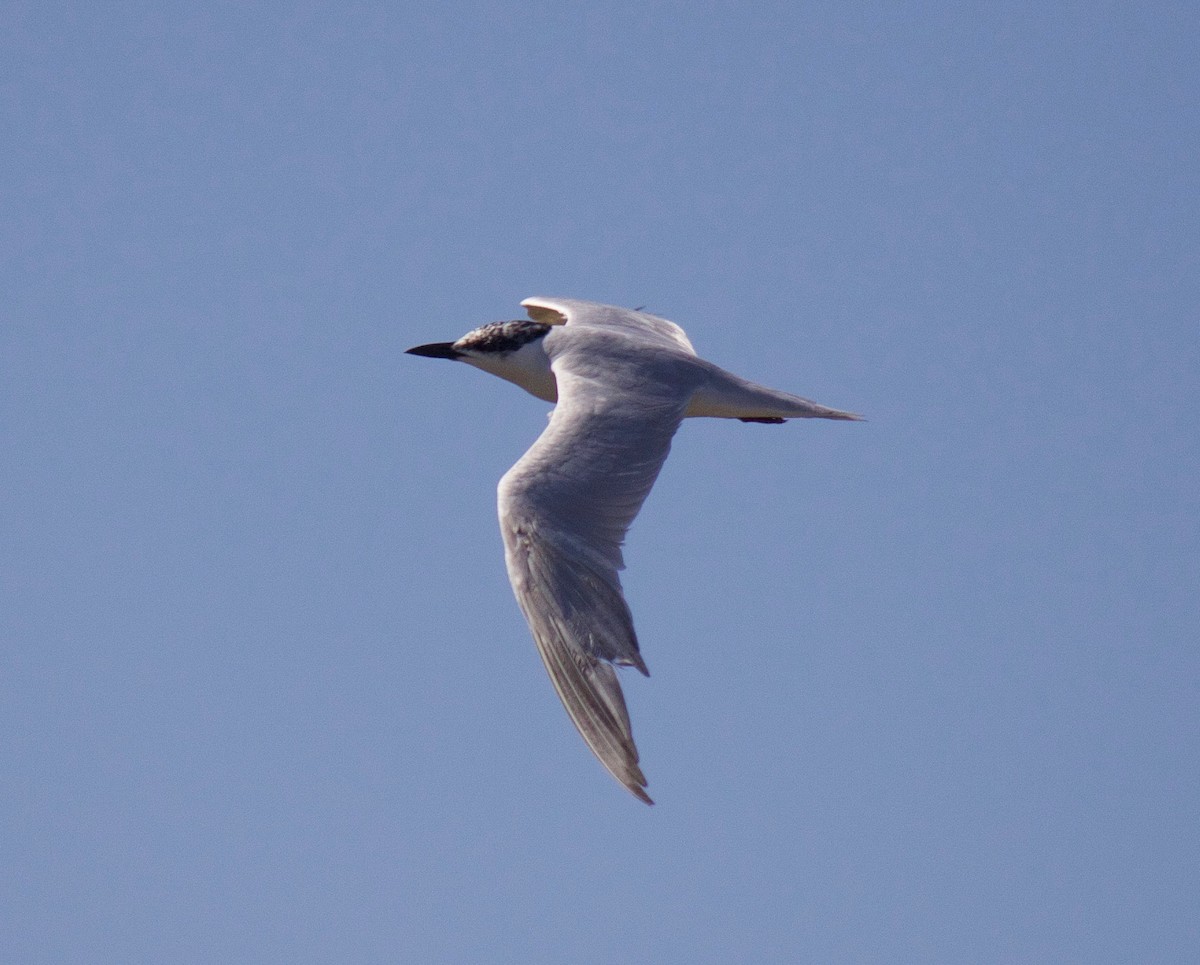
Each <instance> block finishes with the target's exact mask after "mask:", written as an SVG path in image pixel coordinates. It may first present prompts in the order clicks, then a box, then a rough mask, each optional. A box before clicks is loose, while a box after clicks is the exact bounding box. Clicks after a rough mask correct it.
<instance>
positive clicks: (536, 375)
mask: <svg viewBox="0 0 1200 965" xmlns="http://www.w3.org/2000/svg"><path fill="white" fill-rule="evenodd" d="M542 341H543V339H540V338H535V339H533V340H532V341H529V342H526V343H525V344H524V345H522V346H521V347H520V348H518V349H516V350H515V351H512V352H473V351H471V350H470V349H464V350H463V356H462V360H463V361H464V362H466V363H467V364H468V365H473V366H475V368H477V369H483V371H485V372H490V373H491V374H492V375H498V376H499V377H500V378H502V379H504V380H505V381H507V382H511V383H513V385H519V386H520V387H521V388H523V389H524V390H525V391H526V392H528V393H529V394H530V395H533V396H536V397H537V398H539V399H542V400H543V401H545V402H557V401H558V383H557V382H555V380H554V373H553V372H552V371H551V370H550V357H549V356H548V355H547V354H546V349H545V348H544V347H543V345H542Z"/></svg>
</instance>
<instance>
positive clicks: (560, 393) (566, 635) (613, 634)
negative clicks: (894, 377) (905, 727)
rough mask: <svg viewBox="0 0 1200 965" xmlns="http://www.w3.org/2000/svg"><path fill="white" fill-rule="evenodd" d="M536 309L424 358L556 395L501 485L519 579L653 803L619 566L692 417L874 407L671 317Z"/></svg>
mask: <svg viewBox="0 0 1200 965" xmlns="http://www.w3.org/2000/svg"><path fill="white" fill-rule="evenodd" d="M521 305H522V306H523V307H524V308H525V309H526V310H527V311H528V313H529V318H530V321H526V320H524V319H521V320H518V321H510V322H492V323H491V324H488V325H484V326H482V327H480V328H476V329H474V330H473V331H470V332H468V333H467V334H466V335H464V336H463V337H462V338H460V339H458V341H456V342H434V343H432V344H429V345H418V346H416V347H415V348H410V349H408V354H410V355H421V356H425V357H427V358H436V359H453V360H456V361H459V362H466V363H467V364H468V365H473V366H474V367H475V368H478V369H482V370H483V371H485V372H490V373H491V374H492V375H497V376H499V377H500V378H502V379H506V380H507V381H509V382H512V383H514V384H516V385H519V386H520V387H521V388H523V389H525V391H527V392H529V393H531V394H532V395H534V396H536V397H537V398H539V399H542V400H544V401H546V402H552V403H554V404H555V407H554V410H553V412H551V414H550V424H549V425H548V426H546V428H545V430H544V431H543V432H542V434H541V435H540V436H539V437H538V439H537V441H536V442H534V444H533V445H532V446H531V447H530V449H529V451H528V452H526V453H525V455H523V456H522V457H521V458H520V459H518V460H517V462H516V464H515V465H514V466H513V467H512V468H511V469H510V470H509V471H508V472H506V473H505V474H504V476H503V478H501V480H500V485H499V488H498V500H497V501H498V505H499V512H500V532H501V535H502V536H503V539H504V558H505V564H506V566H507V568H508V578H509V581H510V582H511V583H512V588H513V592H514V594H515V595H516V598H517V603H518V604H519V605H520V607H521V610H522V612H523V613H524V614H525V619H526V620H527V621H528V623H529V629H530V630H531V631H532V633H533V639H534V642H535V643H536V644H537V649H538V652H539V653H540V654H541V657H542V661H543V662H544V663H545V665H546V670H547V671H548V672H549V674H550V680H551V681H552V682H553V684H554V689H555V690H556V691H558V696H559V697H560V698H561V700H562V702H563V706H564V707H566V709H567V713H568V714H569V715H570V717H571V720H572V721H573V722H574V724H575V726H576V728H578V730H579V733H580V734H581V735H582V736H583V739H584V740H585V741H586V742H587V745H588V747H590V748H591V750H592V753H593V754H595V755H596V757H597V758H598V759H599V761H600V763H601V764H603V765H604V766H605V767H606V768H607V769H608V771H609V773H610V774H612V776H613V777H615V778H616V779H617V780H618V781H619V782H620V783H621V784H623V785H624V786H625V787H626V788H628V789H629V790H630V791H631V792H632V793H633V794H634V795H635V796H636V797H637V798H639V799H640V800H642V801H644V802H645V803H646V804H653V803H654V802H653V801H652V800H651V799H650V796H649V795H648V794H647V793H646V790H645V788H646V777H645V775H644V774H643V773H642V770H641V768H640V767H639V766H638V761H639V758H638V751H637V746H636V745H635V744H634V741H633V729H632V727H631V725H630V722H629V712H628V710H627V709H626V706H625V697H624V695H623V694H622V692H621V685H620V683H619V682H618V680H617V673H616V670H615V669H614V667H635V668H637V669H638V670H639V671H641V672H642V673H643V674H644V675H646V676H649V675H650V673H649V671H648V670H647V669H646V662H645V661H644V660H643V659H642V655H641V651H640V649H639V647H638V640H637V636H636V635H635V633H634V630H633V617H632V616H631V615H630V612H629V606H628V605H627V604H626V602H625V596H624V594H623V593H622V591H621V580H620V578H619V576H618V573H619V571H620V570H622V569H624V560H623V559H622V555H621V546H622V543H623V542H624V539H625V533H626V531H627V530H628V529H629V525H630V523H632V522H633V518H634V517H635V516H636V515H637V514H638V510H639V509H641V507H642V503H643V502H644V501H645V499H646V496H647V495H648V494H649V492H650V487H651V486H653V485H654V480H655V479H656V478H657V477H658V473H659V470H660V469H662V465H663V462H664V461H665V460H666V458H667V453H668V451H669V450H670V448H671V438H672V437H673V436H674V435H675V431H676V430H677V429H678V428H679V425H680V423H681V422H682V421H683V420H684V419H685V418H687V417H689V416H711V417H715V418H719V419H740V420H741V421H743V422H764V423H780V422H785V421H786V420H788V419H847V420H858V419H860V418H861V416H858V415H855V414H854V413H852V412H842V411H840V410H838V409H830V408H827V407H825V406H823V405H818V404H817V403H815V402H811V401H809V400H808V399H802V398H800V397H799V396H796V395H790V394H789V393H787V392H780V391H778V390H776V389H769V388H766V387H765V386H762V385H756V384H755V383H753V382H748V381H746V380H745V379H742V378H739V377H738V376H736V375H733V374H732V373H730V372H726V371H725V370H724V369H721V368H718V367H717V366H716V365H713V364H712V363H711V362H707V361H705V360H704V359H702V358H700V357H699V356H698V355H697V354H696V350H695V349H694V348H692V343H691V342H690V341H688V337H687V335H686V334H684V331H683V329H682V328H680V327H679V326H678V325H676V324H674V323H673V322H669V321H667V320H666V319H665V318H659V317H657V316H655V315H650V314H647V313H646V312H643V311H634V310H630V309H626V308H617V307H616V306H613V305H601V304H598V303H596V302H586V301H579V300H576V299H571V298H540V297H538V298H527V299H525V301H523V302H521Z"/></svg>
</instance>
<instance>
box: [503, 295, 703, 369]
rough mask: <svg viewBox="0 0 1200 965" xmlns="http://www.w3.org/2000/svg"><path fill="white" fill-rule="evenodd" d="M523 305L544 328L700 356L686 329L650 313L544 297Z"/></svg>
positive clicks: (527, 300)
mask: <svg viewBox="0 0 1200 965" xmlns="http://www.w3.org/2000/svg"><path fill="white" fill-rule="evenodd" d="M521 305H522V306H523V307H524V308H525V310H526V311H527V312H529V317H530V318H532V319H533V320H534V321H535V322H541V323H542V324H543V325H570V326H571V327H573V328H587V327H590V328H599V329H607V330H609V331H619V332H624V333H625V334H627V335H631V336H633V337H634V338H636V339H638V340H639V341H641V342H642V343H643V344H645V345H647V346H653V345H658V346H660V347H662V348H667V349H670V350H674V351H680V350H682V351H684V352H686V353H687V354H688V355H695V354H696V350H695V349H694V348H692V343H691V341H690V340H689V339H688V337H687V333H685V332H684V330H683V329H682V328H680V327H679V326H678V325H676V324H675V323H674V322H669V321H667V320H666V319H665V318H659V317H658V316H657V315H651V314H650V313H649V312H639V311H634V310H633V309H630V308H618V307H617V306H616V305H601V304H600V303H599V302H585V301H583V300H582V299H578V298H547V297H544V296H542V295H535V296H534V297H533V298H526V299H525V301H523V302H521Z"/></svg>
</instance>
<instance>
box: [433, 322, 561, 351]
mask: <svg viewBox="0 0 1200 965" xmlns="http://www.w3.org/2000/svg"><path fill="white" fill-rule="evenodd" d="M548 331H550V326H549V325H543V324H542V323H541V322H530V321H526V320H525V319H523V318H519V319H516V320H515V321H512V322H491V323H490V324H488V325H484V326H482V327H480V328H477V329H475V331H473V332H468V333H467V334H466V335H464V336H463V337H462V338H460V339H459V340H458V341H457V342H456V343H455V348H458V349H470V350H471V351H473V352H496V353H500V354H505V353H507V352H515V351H516V350H517V349H519V348H520V347H521V346H522V345H526V344H528V343H529V342H532V341H533V340H534V339H537V338H541V337H542V336H543V335H545V334H546V333H547V332H548Z"/></svg>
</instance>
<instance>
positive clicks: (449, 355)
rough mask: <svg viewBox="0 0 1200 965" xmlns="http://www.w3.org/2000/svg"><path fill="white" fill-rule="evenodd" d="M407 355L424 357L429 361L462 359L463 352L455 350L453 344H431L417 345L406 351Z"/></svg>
mask: <svg viewBox="0 0 1200 965" xmlns="http://www.w3.org/2000/svg"><path fill="white" fill-rule="evenodd" d="M404 354H405V355H424V356H425V357H426V358H427V359H456V358H461V357H462V352H458V351H456V350H455V348H454V343H453V342H431V343H430V344H429V345H416V346H414V347H413V348H410V349H405V350H404Z"/></svg>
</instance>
